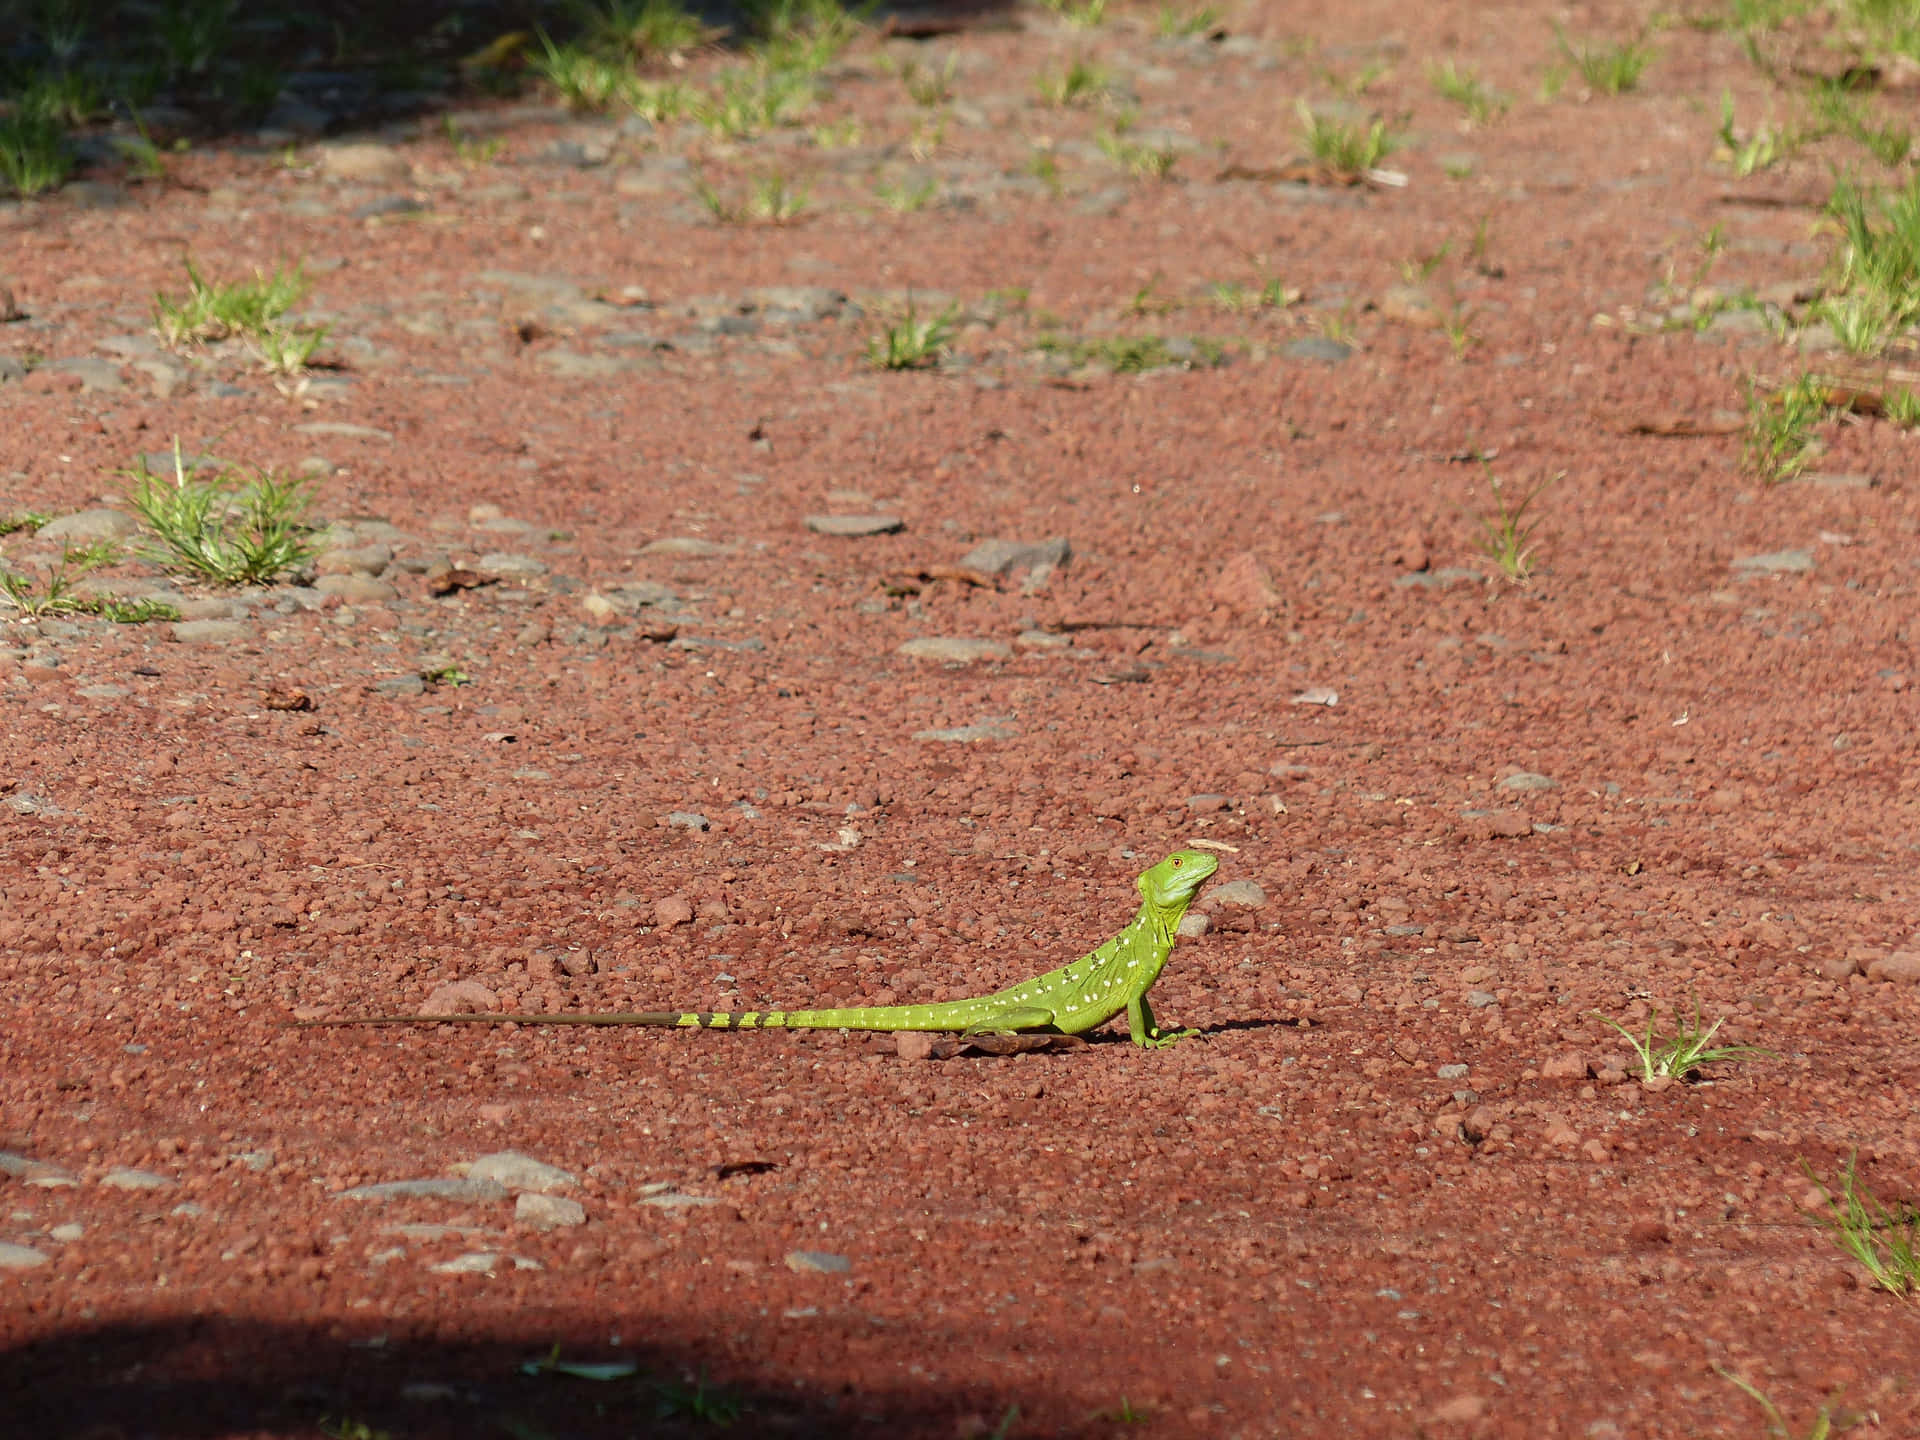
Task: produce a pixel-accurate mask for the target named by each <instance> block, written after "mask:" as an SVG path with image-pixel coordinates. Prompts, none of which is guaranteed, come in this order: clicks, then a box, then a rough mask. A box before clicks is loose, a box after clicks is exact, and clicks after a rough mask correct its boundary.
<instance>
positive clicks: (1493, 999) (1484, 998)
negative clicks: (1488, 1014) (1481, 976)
mask: <svg viewBox="0 0 1920 1440" xmlns="http://www.w3.org/2000/svg"><path fill="white" fill-rule="evenodd" d="M1499 1003H1500V997H1499V996H1498V995H1495V994H1494V993H1493V992H1492V991H1490V990H1469V991H1468V992H1467V1004H1469V1005H1471V1006H1472V1007H1473V1008H1474V1009H1476V1010H1484V1009H1486V1008H1487V1007H1488V1006H1489V1005H1498V1004H1499Z"/></svg>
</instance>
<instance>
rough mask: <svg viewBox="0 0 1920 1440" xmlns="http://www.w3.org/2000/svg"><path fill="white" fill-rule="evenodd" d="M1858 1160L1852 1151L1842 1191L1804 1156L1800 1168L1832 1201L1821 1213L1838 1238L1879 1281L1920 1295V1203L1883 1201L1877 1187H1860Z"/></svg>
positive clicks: (1903, 1293)
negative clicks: (1874, 1190)
mask: <svg viewBox="0 0 1920 1440" xmlns="http://www.w3.org/2000/svg"><path fill="white" fill-rule="evenodd" d="M1854 1161H1855V1156H1853V1155H1849V1156H1848V1157H1847V1168H1846V1169H1845V1170H1843V1171H1841V1172H1840V1177H1839V1185H1840V1193H1839V1194H1838V1195H1836V1194H1834V1193H1833V1191H1831V1190H1829V1189H1828V1188H1827V1186H1826V1182H1825V1181H1823V1180H1821V1178H1820V1177H1819V1176H1818V1175H1816V1174H1814V1173H1813V1167H1812V1166H1810V1165H1808V1164H1807V1163H1806V1162H1805V1161H1802V1162H1801V1167H1800V1168H1801V1169H1803V1170H1805V1171H1806V1172H1807V1178H1808V1179H1809V1180H1811V1181H1813V1183H1814V1184H1815V1185H1816V1186H1818V1187H1819V1189H1820V1194H1821V1195H1822V1196H1823V1197H1824V1198H1825V1200H1826V1202H1827V1209H1826V1213H1825V1214H1823V1215H1818V1216H1816V1217H1815V1219H1816V1220H1818V1222H1819V1223H1820V1224H1821V1225H1822V1226H1824V1227H1825V1228H1826V1230H1827V1231H1828V1233H1829V1234H1831V1235H1832V1237H1833V1242H1834V1244H1836V1245H1838V1246H1839V1247H1840V1248H1841V1249H1842V1250H1844V1251H1845V1252H1846V1253H1847V1254H1849V1255H1851V1256H1852V1257H1853V1258H1854V1259H1855V1260H1858V1261H1859V1262H1860V1263H1861V1265H1863V1266H1865V1267H1866V1271H1867V1273H1868V1274H1869V1275H1871V1276H1872V1277H1873V1283H1874V1284H1875V1285H1878V1286H1879V1287H1880V1288H1881V1289H1882V1290H1885V1291H1887V1292H1888V1293H1889V1294H1893V1295H1899V1296H1901V1297H1903V1298H1911V1297H1913V1296H1916V1295H1920V1205H1915V1204H1914V1203H1913V1202H1911V1201H1904V1202H1899V1203H1896V1204H1894V1205H1892V1206H1888V1205H1885V1204H1883V1203H1882V1202H1881V1201H1880V1200H1879V1199H1877V1198H1876V1197H1875V1196H1874V1195H1873V1193H1872V1192H1871V1191H1868V1190H1862V1189H1861V1188H1860V1184H1859V1179H1858V1177H1857V1175H1856V1174H1855V1172H1854Z"/></svg>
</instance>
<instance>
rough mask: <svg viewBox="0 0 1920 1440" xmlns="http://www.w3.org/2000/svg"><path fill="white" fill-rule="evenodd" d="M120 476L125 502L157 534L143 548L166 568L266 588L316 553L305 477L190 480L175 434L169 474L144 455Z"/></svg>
mask: <svg viewBox="0 0 1920 1440" xmlns="http://www.w3.org/2000/svg"><path fill="white" fill-rule="evenodd" d="M123 473H124V474H125V475H126V477H127V480H128V485H127V492H126V493H127V500H128V502H129V503H130V504H131V505H132V506H133V508H134V510H135V511H136V512H138V514H139V516H140V518H141V519H142V520H144V521H145V522H146V524H147V528H148V529H149V530H151V531H152V532H153V534H154V537H155V540H154V542H153V543H151V544H149V545H148V546H147V548H146V552H145V553H146V555H147V557H148V558H149V559H152V560H154V561H156V562H158V563H159V564H161V565H164V566H166V567H167V568H169V569H172V570H183V571H186V572H188V573H189V574H192V575H196V576H198V577H200V578H201V579H203V580H207V581H210V582H212V583H213V584H215V585H269V584H272V583H273V581H274V580H276V579H278V578H279V577H280V576H281V575H284V574H286V573H287V572H288V571H290V570H295V569H298V568H299V567H300V566H302V565H304V564H306V563H307V562H308V561H309V560H311V559H312V558H313V556H314V554H315V550H314V546H313V543H312V540H311V538H310V536H311V533H312V532H311V529H310V527H309V526H308V525H307V524H306V515H307V509H308V506H309V505H310V503H311V501H310V498H309V496H308V495H307V493H306V490H305V488H304V487H305V482H304V481H301V480H282V479H280V478H278V477H277V476H275V475H274V474H273V473H272V472H271V471H267V470H261V471H256V472H255V473H254V475H253V476H252V477H251V478H245V479H243V478H241V477H239V476H238V475H236V474H234V473H233V472H230V471H224V470H223V471H222V472H220V474H218V475H217V476H215V477H214V478H213V479H211V480H200V479H192V478H189V477H188V474H187V467H186V462H185V460H184V459H183V458H182V456H181V453H180V442H179V440H177V439H176V440H175V441H174V442H173V475H172V476H171V477H170V478H169V477H164V476H159V475H155V474H154V473H153V472H152V471H151V470H149V469H148V468H147V466H146V462H145V461H144V460H143V461H142V462H141V463H140V464H139V465H138V466H136V467H135V468H134V469H132V470H128V471H125V472H123Z"/></svg>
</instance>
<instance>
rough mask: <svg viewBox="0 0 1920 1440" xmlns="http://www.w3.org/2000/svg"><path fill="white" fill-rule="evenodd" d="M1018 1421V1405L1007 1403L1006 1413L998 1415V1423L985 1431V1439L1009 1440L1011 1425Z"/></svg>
mask: <svg viewBox="0 0 1920 1440" xmlns="http://www.w3.org/2000/svg"><path fill="white" fill-rule="evenodd" d="M1019 1423H1020V1407H1019V1406H1018V1405H1009V1406H1008V1407H1007V1413H1006V1414H1004V1415H1002V1416H1001V1417H1000V1423H999V1424H998V1425H996V1426H994V1427H993V1429H991V1430H989V1431H988V1432H987V1436H986V1440H1009V1437H1010V1436H1011V1435H1012V1434H1013V1427H1014V1426H1015V1425H1017V1424H1019Z"/></svg>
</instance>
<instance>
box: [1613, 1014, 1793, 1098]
mask: <svg viewBox="0 0 1920 1440" xmlns="http://www.w3.org/2000/svg"><path fill="white" fill-rule="evenodd" d="M1593 1013H1594V1019H1596V1020H1599V1021H1602V1022H1604V1023H1605V1024H1608V1025H1611V1026H1612V1027H1613V1028H1614V1029H1615V1030H1618V1031H1619V1032H1620V1033H1621V1034H1622V1035H1624V1036H1626V1037H1627V1043H1628V1044H1629V1045H1631V1046H1632V1047H1633V1053H1634V1058H1635V1059H1637V1060H1638V1061H1639V1062H1640V1078H1641V1079H1642V1080H1661V1079H1667V1080H1685V1079H1686V1078H1687V1077H1688V1076H1689V1075H1691V1074H1693V1072H1694V1071H1696V1070H1698V1069H1700V1068H1701V1067H1702V1066H1703V1065H1712V1064H1714V1063H1715V1062H1716V1061H1720V1060H1738V1059H1742V1058H1743V1057H1745V1056H1748V1055H1769V1054H1771V1053H1772V1052H1771V1051H1769V1050H1763V1049H1761V1048H1760V1047H1759V1046H1757V1045H1721V1046H1717V1047H1716V1046H1715V1045H1714V1043H1713V1037H1714V1035H1715V1033H1716V1032H1718V1030H1719V1029H1720V1026H1721V1024H1722V1021H1721V1020H1716V1021H1714V1022H1713V1024H1711V1025H1709V1026H1707V1028H1706V1029H1704V1030H1702V1029H1701V1028H1700V1007H1699V1005H1698V1004H1697V1003H1696V1004H1695V1005H1694V1007H1693V1019H1692V1020H1691V1021H1689V1020H1688V1019H1687V1018H1686V1017H1685V1016H1684V1015H1682V1014H1681V1013H1680V1007H1679V1006H1677V1005H1676V1006H1674V1009H1673V1027H1674V1030H1673V1034H1671V1035H1667V1036H1659V1035H1656V1034H1655V1032H1654V1024H1655V1017H1654V1016H1653V1015H1652V1014H1649V1015H1648V1016H1647V1029H1646V1033H1645V1034H1644V1035H1636V1034H1634V1032H1633V1031H1631V1030H1629V1029H1627V1027H1626V1026H1624V1025H1622V1024H1621V1023H1620V1022H1619V1021H1618V1020H1615V1019H1613V1018H1612V1017H1611V1016H1607V1015H1602V1014H1600V1013H1599V1012H1598V1011H1595V1012H1593Z"/></svg>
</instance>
